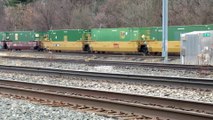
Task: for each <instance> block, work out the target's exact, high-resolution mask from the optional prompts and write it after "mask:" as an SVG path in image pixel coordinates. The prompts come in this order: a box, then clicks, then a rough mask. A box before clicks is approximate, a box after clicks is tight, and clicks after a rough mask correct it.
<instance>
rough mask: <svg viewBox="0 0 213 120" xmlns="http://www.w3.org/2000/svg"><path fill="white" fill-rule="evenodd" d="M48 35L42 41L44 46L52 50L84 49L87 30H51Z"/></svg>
mask: <svg viewBox="0 0 213 120" xmlns="http://www.w3.org/2000/svg"><path fill="white" fill-rule="evenodd" d="M47 35H48V37H47V38H45V39H44V40H43V41H42V47H43V48H45V49H46V50H51V51H83V49H84V47H85V39H86V37H85V30H83V29H66V30H49V31H48V34H47Z"/></svg>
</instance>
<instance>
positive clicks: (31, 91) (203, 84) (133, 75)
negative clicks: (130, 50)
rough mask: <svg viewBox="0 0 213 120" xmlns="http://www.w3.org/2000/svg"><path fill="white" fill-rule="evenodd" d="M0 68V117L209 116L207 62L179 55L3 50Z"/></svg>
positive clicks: (192, 119) (147, 119)
mask: <svg viewBox="0 0 213 120" xmlns="http://www.w3.org/2000/svg"><path fill="white" fill-rule="evenodd" d="M0 71H1V72H0V96H1V97H0V105H1V109H2V110H1V111H0V114H1V116H0V119H14V118H16V119H35V120H37V119H76V120H78V119H85V120H88V119H92V120H103V119H106V120H114V119H122V120H123V119H125V120H129V119H131V120H132V119H138V120H140V119H143V120H212V119H213V67H211V66H198V65H181V64H180V57H179V56H170V57H169V63H168V64H163V58H162V57H159V56H142V55H119V54H92V53H91V54H86V53H55V52H35V51H4V50H3V51H0Z"/></svg>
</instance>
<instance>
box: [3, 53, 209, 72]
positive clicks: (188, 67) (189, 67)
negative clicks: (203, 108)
mask: <svg viewBox="0 0 213 120" xmlns="http://www.w3.org/2000/svg"><path fill="white" fill-rule="evenodd" d="M2 58H9V59H20V60H39V61H47V62H71V63H86V64H87V63H90V64H98V65H102V64H104V65H106V64H107V65H121V66H124V65H125V66H137V67H152V68H164V69H183V70H197V71H199V70H207V71H213V66H210V65H182V64H163V63H147V62H129V61H125V60H124V61H122V60H120V61H115V60H95V59H88V60H87V59H61V58H54V59H50V58H33V57H8V56H3V57H2Z"/></svg>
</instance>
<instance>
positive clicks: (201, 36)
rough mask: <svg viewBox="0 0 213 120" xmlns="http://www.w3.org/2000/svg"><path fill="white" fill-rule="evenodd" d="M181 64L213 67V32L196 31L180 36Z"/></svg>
mask: <svg viewBox="0 0 213 120" xmlns="http://www.w3.org/2000/svg"><path fill="white" fill-rule="evenodd" d="M180 57H181V62H182V64H190V65H213V31H196V32H190V33H186V34H182V35H181V51H180Z"/></svg>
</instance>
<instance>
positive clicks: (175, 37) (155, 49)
mask: <svg viewBox="0 0 213 120" xmlns="http://www.w3.org/2000/svg"><path fill="white" fill-rule="evenodd" d="M205 30H213V24H212V25H194V26H170V27H169V28H168V52H169V53H175V54H179V53H180V36H181V34H183V33H188V32H193V31H205ZM150 33H151V34H150V40H149V41H148V42H147V47H148V50H149V52H150V53H161V52H162V28H161V27H152V28H150Z"/></svg>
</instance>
